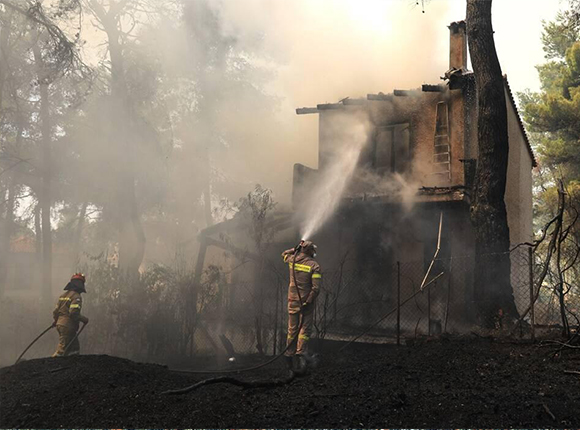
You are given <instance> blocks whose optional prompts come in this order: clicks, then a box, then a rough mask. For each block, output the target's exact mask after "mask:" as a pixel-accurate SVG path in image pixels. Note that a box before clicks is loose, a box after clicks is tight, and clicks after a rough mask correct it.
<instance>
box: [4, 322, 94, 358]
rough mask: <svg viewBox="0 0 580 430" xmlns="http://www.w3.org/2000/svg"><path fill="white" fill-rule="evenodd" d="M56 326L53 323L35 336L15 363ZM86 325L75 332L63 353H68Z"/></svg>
mask: <svg viewBox="0 0 580 430" xmlns="http://www.w3.org/2000/svg"><path fill="white" fill-rule="evenodd" d="M54 327H56V326H55V325H54V324H51V325H50V326H48V327H47V328H46V329H45V330H44V331H43V332H42V333H40V334H39V335H38V336H36V337H35V338H34V340H33V341H32V342H30V344H29V345H28V346H27V347H26V349H25V350H24V351H22V354H20V356H19V357H18V359H17V360H16V362H15V363H14V364H15V365H16V364H18V363H19V362H20V360H21V359H22V357H23V356H24V354H26V351H28V350H29V349H30V348H31V347H32V345H34V344H35V343H36V342H37V341H38V339H40V338H41V337H42V336H44V335H45V334H46V333H48V332H49V331H50V330H51V329H52V328H54ZM85 327H86V324H83V326H82V327H81V329H80V330H79V331H78V332H77V334H75V337H73V339H72V340H71V341H70V342H69V343H68V345H67V346H66V348H65V350H64V353H63V355H66V353H67V351H68V350H69V348H70V346H71V345H72V344H73V342H74V341H75V340H77V338H78V337H79V335H80V334H81V333H82V331H83V330H84V329H85Z"/></svg>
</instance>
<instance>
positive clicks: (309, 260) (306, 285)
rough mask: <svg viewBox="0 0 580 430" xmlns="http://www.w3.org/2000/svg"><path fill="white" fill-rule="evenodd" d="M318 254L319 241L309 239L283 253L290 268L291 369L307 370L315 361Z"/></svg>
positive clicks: (287, 358) (318, 285) (289, 352)
mask: <svg viewBox="0 0 580 430" xmlns="http://www.w3.org/2000/svg"><path fill="white" fill-rule="evenodd" d="M315 257H316V245H315V244H314V243H312V242H310V241H308V240H301V241H300V244H299V245H298V246H297V247H295V248H291V249H287V250H286V251H284V252H283V253H282V258H283V259H284V262H285V263H288V267H289V270H290V283H289V286H288V340H287V345H288V347H287V349H286V353H285V354H284V355H285V359H286V363H287V366H288V369H290V370H294V369H295V370H297V371H298V372H304V371H305V370H306V365H307V363H308V362H312V360H311V354H310V351H309V350H308V343H309V340H310V337H311V335H312V323H313V315H314V305H315V300H316V297H317V296H318V293H319V291H320V283H321V281H322V274H321V271H320V265H319V264H318V263H317V262H316V260H315V259H314V258H315ZM296 336H298V339H297V340H296ZM294 361H295V362H296V363H294Z"/></svg>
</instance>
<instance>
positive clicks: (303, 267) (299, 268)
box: [288, 263, 312, 273]
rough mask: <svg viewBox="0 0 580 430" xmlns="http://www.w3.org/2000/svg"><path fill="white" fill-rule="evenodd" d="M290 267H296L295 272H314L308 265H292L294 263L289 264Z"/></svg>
mask: <svg viewBox="0 0 580 430" xmlns="http://www.w3.org/2000/svg"><path fill="white" fill-rule="evenodd" d="M288 265H289V266H290V268H292V267H294V270H297V271H299V272H306V273H310V271H311V270H312V267H310V266H307V265H306V264H298V263H296V264H292V263H288Z"/></svg>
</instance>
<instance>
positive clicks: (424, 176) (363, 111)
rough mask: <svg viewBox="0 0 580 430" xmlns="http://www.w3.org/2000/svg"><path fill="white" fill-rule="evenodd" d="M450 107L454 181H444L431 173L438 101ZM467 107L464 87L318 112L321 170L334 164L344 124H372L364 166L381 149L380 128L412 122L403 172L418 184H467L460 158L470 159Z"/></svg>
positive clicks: (370, 162) (452, 173)
mask: <svg viewBox="0 0 580 430" xmlns="http://www.w3.org/2000/svg"><path fill="white" fill-rule="evenodd" d="M439 102H444V103H446V105H447V107H448V123H449V133H448V134H449V145H450V156H451V163H450V176H451V179H450V180H441V179H438V178H436V177H435V176H433V175H432V172H433V171H434V170H435V168H436V167H435V166H434V154H435V147H434V145H435V130H436V122H437V105H438V103H439ZM464 112H465V106H464V101H463V95H462V92H461V90H453V91H451V90H446V91H444V92H421V91H413V92H410V95H408V96H386V97H385V99H384V100H380V101H369V102H367V103H366V104H364V105H360V106H344V107H338V108H333V109H324V110H320V113H319V116H320V118H319V160H320V163H319V169H320V170H324V169H325V167H326V166H327V165H328V164H329V162H330V160H331V158H332V155H333V153H334V152H335V151H336V150H337V145H339V144H340V143H339V142H340V141H341V136H343V135H344V130H345V127H348V126H349V124H352V123H353V121H361V122H362V121H368V122H369V137H368V143H367V145H366V147H365V148H364V149H363V151H362V153H361V156H360V160H359V164H360V168H369V167H371V169H372V166H373V157H374V153H375V150H376V146H375V145H376V144H377V142H376V134H375V130H377V129H378V128H380V127H385V126H391V125H396V124H409V152H410V163H409V167H408V169H407V170H406V171H405V172H402V176H403V177H404V178H406V179H408V180H412V181H413V182H414V183H417V184H418V185H419V186H436V185H437V186H457V185H464V166H463V163H462V162H460V161H459V160H461V159H463V158H464V157H465V151H464V147H465V133H464V129H465V127H464V115H465V114H464Z"/></svg>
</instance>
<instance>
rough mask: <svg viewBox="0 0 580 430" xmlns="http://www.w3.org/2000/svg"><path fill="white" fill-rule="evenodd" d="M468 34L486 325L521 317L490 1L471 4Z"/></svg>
mask: <svg viewBox="0 0 580 430" xmlns="http://www.w3.org/2000/svg"><path fill="white" fill-rule="evenodd" d="M466 16H467V36H468V39H467V40H468V44H469V52H470V54H471V62H472V65H473V71H474V75H475V83H476V88H477V100H478V119H477V125H478V133H477V138H478V148H479V153H478V160H477V171H476V177H475V184H474V190H473V200H472V204H471V220H472V223H473V225H474V228H475V240H476V242H475V251H476V259H475V261H476V262H475V297H476V300H477V302H478V303H477V305H478V307H479V316H480V318H481V319H482V321H481V322H482V323H484V324H485V325H491V324H493V321H494V319H495V318H496V317H498V316H501V314H502V313H503V315H505V316H509V317H513V318H516V317H517V309H516V306H515V302H514V298H513V292H512V287H511V282H510V256H509V246H510V239H509V228H508V222H507V211H506V206H505V201H504V195H505V187H506V177H507V167H508V151H509V149H508V125H507V108H506V100H505V93H504V79H503V76H502V73H501V67H500V64H499V60H498V58H497V53H496V50H495V43H494V40H493V29H492V25H491V0H467V15H466Z"/></svg>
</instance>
